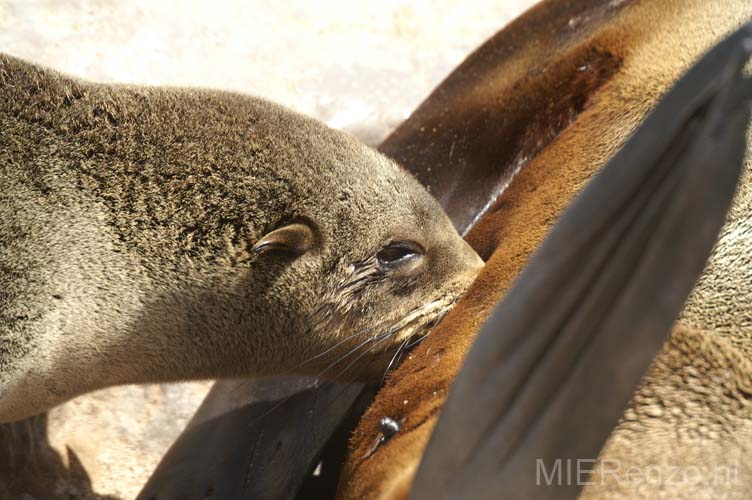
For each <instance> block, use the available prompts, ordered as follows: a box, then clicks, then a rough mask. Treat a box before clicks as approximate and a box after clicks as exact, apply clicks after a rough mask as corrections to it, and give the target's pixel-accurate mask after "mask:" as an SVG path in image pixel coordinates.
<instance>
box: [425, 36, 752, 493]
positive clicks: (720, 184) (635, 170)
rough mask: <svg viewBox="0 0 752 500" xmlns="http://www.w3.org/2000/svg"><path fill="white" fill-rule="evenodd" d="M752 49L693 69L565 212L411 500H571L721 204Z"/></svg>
mask: <svg viewBox="0 0 752 500" xmlns="http://www.w3.org/2000/svg"><path fill="white" fill-rule="evenodd" d="M750 40H752V25H747V26H745V27H744V28H742V29H741V30H740V31H738V32H737V33H736V34H734V35H732V36H731V37H729V38H728V39H726V40H725V41H724V42H722V43H720V44H719V45H718V46H716V47H715V48H714V49H713V50H712V51H710V52H709V53H708V54H707V55H706V56H705V57H704V58H703V59H701V60H700V61H699V62H698V63H697V64H696V65H695V66H694V67H693V68H692V69H691V70H690V71H689V72H688V73H687V74H686V75H685V77H684V78H682V79H681V80H680V81H679V82H678V83H677V84H676V85H675V87H674V88H673V89H672V90H671V91H670V92H669V93H668V94H667V95H666V96H665V97H664V98H663V100H662V101H661V103H660V104H659V105H658V106H657V108H656V109H655V111H654V112H653V113H651V115H650V116H649V117H648V118H647V119H646V121H645V123H644V124H643V126H642V127H641V128H640V129H638V131H637V132H636V133H635V135H634V136H633V137H632V139H631V140H630V141H629V142H628V143H627V144H626V145H625V146H624V148H623V149H622V150H621V151H620V152H619V153H618V154H617V155H616V156H615V157H614V158H613V160H612V161H611V162H609V164H608V165H607V166H606V167H605V168H604V170H603V171H602V172H601V173H600V174H599V175H598V176H597V177H596V178H595V179H594V180H593V181H592V182H591V183H590V185H589V186H588V187H587V188H586V189H585V190H584V192H583V193H582V194H581V196H579V197H578V199H577V200H575V202H574V203H573V204H572V206H570V208H569V209H568V210H567V211H566V213H565V214H564V216H563V217H562V219H561V221H560V222H559V223H558V224H557V225H556V227H555V228H554V230H553V231H552V232H551V234H550V235H549V237H548V238H547V240H546V241H545V243H544V244H543V245H542V246H541V248H540V249H539V251H538V252H537V253H536V255H535V257H534V258H533V260H532V261H531V262H530V264H529V265H528V267H527V269H526V270H525V272H524V273H523V274H522V276H521V277H520V278H519V279H518V281H517V284H516V285H515V287H514V288H513V289H512V290H511V291H510V292H509V293H508V294H507V296H506V298H505V300H504V301H503V302H502V304H501V305H500V306H498V307H497V309H496V310H495V311H494V313H493V314H492V316H491V317H490V318H489V320H488V321H487V322H486V324H485V326H484V327H483V329H482V330H481V333H480V335H479V337H478V339H477V341H476V342H475V345H474V346H473V348H472V349H471V351H470V353H469V355H468V357H467V358H466V360H465V363H464V365H463V369H462V372H461V373H460V375H459V377H458V378H457V380H456V382H455V384H454V388H453V390H452V392H451V393H450V396H449V399H448V401H447V403H446V405H445V406H444V409H443V411H442V414H441V416H440V418H439V422H438V424H437V426H436V428H435V430H434V433H433V435H432V437H431V440H430V442H429V445H428V447H427V449H426V453H425V455H424V458H423V461H422V463H421V465H420V467H419V470H418V474H417V476H416V479H415V482H414V486H413V490H412V496H411V498H414V499H422V498H475V499H484V498H494V499H498V498H525V499H527V500H530V499H543V498H557V499H562V498H575V497H576V496H577V494H578V492H579V489H580V486H581V485H582V483H581V482H580V481H586V480H587V477H586V476H578V475H575V474H568V475H567V476H562V475H561V474H562V472H564V473H565V474H566V473H567V472H570V471H571V470H572V469H569V468H568V465H567V464H568V462H567V459H572V461H571V462H569V463H570V464H572V467H576V465H577V462H576V460H577V459H584V460H586V462H585V469H587V465H588V464H592V463H593V462H594V459H595V457H596V455H597V453H598V451H599V450H600V449H601V447H602V445H603V443H604V442H605V440H606V438H607V437H608V435H609V433H610V432H611V430H612V429H613V427H614V425H615V424H616V421H617V420H618V418H619V416H620V415H621V412H622V411H623V409H624V405H625V404H626V402H627V401H628V399H629V397H630V396H631V395H632V392H633V390H634V388H635V387H636V386H637V384H638V382H639V380H640V378H641V376H642V375H643V374H644V373H645V371H646V369H647V367H648V365H649V364H650V362H651V360H652V359H653V357H654V356H655V354H656V353H657V352H658V350H659V349H660V346H661V344H662V343H663V341H664V339H665V335H666V333H667V332H668V330H669V328H670V326H671V324H672V322H673V321H674V319H675V317H676V315H677V314H678V312H679V310H680V308H681V306H682V305H683V303H684V300H685V299H686V297H687V295H688V294H689V292H690V290H691V288H692V286H693V285H694V282H695V280H696V279H697V277H698V276H699V274H700V272H701V271H702V268H703V265H704V262H705V260H706V259H707V257H708V254H709V252H710V250H711V248H712V246H713V244H714V241H715V239H716V237H717V235H718V232H719V230H720V228H721V226H722V224H723V221H724V217H725V214H726V211H727V210H728V207H729V205H730V203H731V199H732V196H733V194H734V189H735V186H736V182H737V180H738V178H739V175H740V170H741V166H742V160H743V155H744V150H745V132H746V129H747V124H748V123H749V102H748V101H749V99H750V94H752V90H751V89H750V87H751V86H752V82H750V81H749V80H748V79H744V78H743V77H742V76H741V68H742V67H743V65H744V63H745V61H746V60H747V58H748V54H749V52H750V50H752V44H751V43H750ZM468 409H472V410H468ZM557 460H560V461H558V462H557ZM557 464H558V467H559V469H558V471H559V475H558V476H557V475H556V473H555V471H556V469H555V467H556V466H557ZM580 470H582V469H580ZM574 471H575V472H577V470H576V469H574ZM536 475H537V477H536ZM557 479H561V481H557ZM551 480H553V485H551V486H547V483H548V484H551V483H550V482H551Z"/></svg>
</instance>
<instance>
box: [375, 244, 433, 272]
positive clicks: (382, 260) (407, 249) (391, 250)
mask: <svg viewBox="0 0 752 500" xmlns="http://www.w3.org/2000/svg"><path fill="white" fill-rule="evenodd" d="M423 252H424V251H423V248H422V247H421V246H420V245H418V244H417V243H413V242H405V241H401V242H396V243H389V244H388V245H387V246H385V247H384V248H382V249H381V250H379V253H377V254H376V258H377V259H378V261H379V266H381V268H382V269H385V270H391V269H394V268H396V267H399V266H402V265H403V264H407V263H408V262H412V261H413V260H415V259H416V258H418V257H420V256H422V255H423Z"/></svg>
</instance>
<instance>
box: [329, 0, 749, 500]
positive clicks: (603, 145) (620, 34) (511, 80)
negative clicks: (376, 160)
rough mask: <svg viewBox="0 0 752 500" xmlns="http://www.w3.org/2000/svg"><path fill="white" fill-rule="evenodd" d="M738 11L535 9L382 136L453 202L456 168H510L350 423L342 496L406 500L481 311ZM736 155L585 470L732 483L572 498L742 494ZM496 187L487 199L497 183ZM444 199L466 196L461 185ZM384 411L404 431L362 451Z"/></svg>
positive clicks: (744, 270) (597, 491) (745, 436)
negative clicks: (652, 348)
mask: <svg viewBox="0 0 752 500" xmlns="http://www.w3.org/2000/svg"><path fill="white" fill-rule="evenodd" d="M750 17H752V4H750V3H749V2H746V1H743V0H735V1H732V2H723V3H722V4H721V3H710V2H703V1H701V0H691V1H680V0H670V1H665V2H638V1H629V0H622V1H598V2H590V1H563V0H562V1H557V0H552V1H546V2H543V3H542V4H540V5H538V6H536V7H535V8H533V9H531V10H530V11H528V12H527V13H526V14H524V15H523V16H522V17H520V18H519V19H518V20H516V21H514V22H513V23H512V24H510V26H509V27H507V28H506V29H504V30H502V31H501V32H500V33H498V34H497V35H496V36H495V37H493V38H492V39H491V40H490V41H489V42H487V43H486V44H485V45H484V46H483V47H482V48H481V49H479V50H478V51H476V52H475V53H474V54H473V55H471V56H470V57H469V58H468V59H467V60H466V61H465V63H463V64H462V65H461V66H460V67H459V68H458V70H457V71H456V72H455V73H453V74H452V75H450V77H449V78H448V79H447V80H446V81H445V82H444V83H443V84H442V85H441V86H440V87H439V88H438V89H437V90H436V91H435V92H434V93H433V94H432V95H431V96H430V97H429V99H428V100H427V101H426V102H424V103H423V104H422V105H421V107H420V108H419V109H418V110H417V111H416V113H415V114H414V115H413V116H412V117H411V118H410V119H409V120H408V121H407V122H406V123H405V124H404V125H403V126H402V127H401V128H400V129H398V130H397V131H396V132H395V134H394V135H393V136H392V137H390V138H389V139H388V140H387V142H386V143H385V145H384V147H383V150H384V151H385V152H387V153H388V154H389V153H390V148H391V145H392V144H397V145H404V144H411V147H410V148H408V149H407V153H402V154H395V155H394V156H395V157H396V158H398V159H399V160H400V161H402V162H403V163H404V164H406V165H410V166H411V167H413V168H415V169H416V170H418V171H419V170H420V169H421V168H422V165H431V166H432V170H434V171H440V172H448V173H449V174H447V175H446V176H445V177H440V178H439V181H437V183H440V182H444V183H445V184H444V188H443V189H445V190H446V189H447V188H446V186H449V188H448V191H449V192H451V191H452V189H453V188H452V186H454V184H453V183H452V180H453V179H452V175H456V174H454V173H453V172H456V171H457V170H460V169H464V168H468V169H474V171H475V172H476V175H479V176H486V177H485V178H487V179H493V178H501V179H504V175H499V174H498V171H499V170H504V169H507V175H506V178H507V180H508V179H509V178H511V177H512V176H513V174H514V172H513V171H515V170H520V169H521V170H520V172H519V174H517V175H516V177H515V178H514V181H513V182H512V183H511V184H510V185H509V187H508V188H507V189H506V190H505V191H504V192H503V194H502V195H501V196H500V197H499V199H498V200H497V201H496V202H495V203H494V204H492V206H491V207H490V210H488V212H487V213H486V215H485V217H483V218H482V219H481V220H480V221H479V222H478V223H477V225H475V227H474V228H473V229H472V230H471V231H470V233H469V234H468V236H467V240H468V241H469V242H470V243H471V244H472V245H473V247H474V248H475V249H476V250H477V251H478V252H479V253H480V254H481V255H482V256H484V258H488V262H487V265H486V267H485V269H484V270H483V271H482V272H481V274H480V275H479V277H478V279H477V280H476V281H475V283H474V284H473V286H472V287H471V288H470V290H468V292H467V294H466V295H465V296H464V297H463V299H462V300H461V301H460V302H459V303H458V304H457V306H456V307H455V308H454V309H453V310H452V312H451V313H450V314H449V315H448V316H447V317H446V318H445V320H444V321H443V322H442V324H441V325H440V326H439V328H438V329H437V330H435V331H434V332H433V333H432V334H431V336H430V337H429V338H428V339H427V340H426V341H425V342H424V343H422V344H421V345H420V346H418V347H417V348H416V349H415V350H414V351H413V352H412V354H411V356H410V357H409V359H407V360H406V361H405V362H404V363H403V364H402V365H401V366H400V367H399V368H398V370H397V371H396V372H395V373H394V374H393V376H392V377H391V378H390V379H389V381H388V383H387V386H386V387H385V388H384V389H383V390H382V391H381V392H380V393H379V394H378V396H377V398H376V400H375V402H374V404H373V405H372V406H371V407H370V408H369V410H368V411H367V413H366V415H365V416H364V418H363V420H362V421H361V423H360V425H359V426H358V428H357V429H356V431H355V433H354V436H353V438H352V442H351V447H350V452H349V457H348V459H347V461H346V464H345V469H344V472H343V476H342V479H341V482H340V491H339V498H342V499H356V498H357V499H397V498H399V499H402V498H407V495H408V494H409V490H410V483H411V481H412V477H413V474H414V473H415V470H416V468H417V465H418V463H419V462H420V459H421V454H422V452H423V449H424V447H425V445H426V443H427V440H428V438H429V436H430V433H431V430H432V429H433V426H434V424H435V422H436V418H437V414H438V412H439V411H440V410H441V406H442V404H443V401H444V399H445V397H446V394H447V391H448V389H449V387H450V385H451V383H452V380H453V379H454V376H455V375H456V373H457V372H458V370H459V368H460V366H461V363H462V360H463V357H464V355H465V353H466V352H467V349H468V348H469V345H470V344H471V342H472V340H473V338H474V336H475V334H476V333H477V332H478V330H479V328H480V326H481V325H482V323H483V319H484V318H485V317H486V316H487V314H488V313H489V312H490V308H491V307H493V306H494V305H495V304H496V302H497V301H498V300H499V299H500V298H501V296H502V295H503V293H504V291H505V290H506V289H507V288H508V287H509V286H510V284H511V282H512V280H513V279H514V278H515V277H516V276H517V275H518V273H519V272H520V270H521V269H522V268H523V266H524V265H525V263H526V262H527V260H528V258H529V257H530V256H531V254H532V252H533V251H534V250H535V248H536V247H537V246H538V245H539V243H540V242H541V241H542V239H543V237H544V236H545V234H546V233H547V232H548V230H549V228H550V227H551V225H552V224H553V222H554V221H555V220H556V219H557V217H558V215H559V214H560V213H561V212H562V210H563V208H564V207H565V206H566V205H567V204H568V202H569V200H570V199H571V198H572V197H573V196H574V195H575V194H576V193H577V192H578V191H579V189H580V188H581V187H582V185H583V184H584V183H585V182H586V181H587V180H588V179H589V178H590V177H591V176H592V175H593V173H594V172H595V171H597V169H598V168H599V167H600V166H601V165H603V164H604V163H605V162H606V161H607V160H608V159H609V158H610V157H611V156H612V155H613V153H614V152H615V151H616V150H617V149H618V148H619V146H620V145H621V144H623V142H624V140H625V139H626V138H627V137H628V136H629V135H630V133H631V132H632V131H633V130H634V129H635V127H637V126H638V125H639V123H640V121H641V119H642V118H643V117H644V116H645V114H646V113H647V112H648V111H649V110H650V109H651V108H652V106H653V105H654V104H655V103H656V101H657V100H658V98H659V97H660V96H661V95H662V94H663V93H664V92H665V91H666V90H667V89H668V88H669V87H670V85H671V84H672V83H673V82H674V81H675V80H676V79H677V78H678V77H679V76H680V75H681V74H682V73H683V72H684V71H685V70H686V69H687V68H688V67H689V66H690V65H691V64H692V62H693V61H695V60H696V59H698V58H699V57H700V56H701V55H702V54H703V53H704V51H706V50H707V49H708V48H710V47H711V46H712V45H713V44H714V43H715V42H717V41H718V40H719V39H721V38H722V37H723V36H724V35H726V34H728V33H730V32H731V31H733V30H734V29H736V28H737V27H738V26H739V25H741V24H742V23H743V22H745V21H747V20H749V18H750ZM578 73H580V74H583V76H580V77H577V76H576V75H578ZM584 75H590V77H586V76H584ZM508 103H509V104H508ZM567 103H569V104H568V105H567ZM463 127H464V128H463ZM499 132H514V133H505V134H504V135H498V133H499ZM427 144H431V145H434V144H445V145H446V150H445V151H444V150H441V149H440V150H439V151H438V153H439V154H438V155H437V156H432V155H429V156H428V157H418V155H417V154H416V153H417V152H419V151H426V150H428V151H430V149H428V148H425V147H424V145H427ZM500 153H501V154H500ZM533 155H534V156H533ZM530 158H532V159H530ZM749 162H750V160H749V155H748V159H747V166H746V168H747V173H746V174H745V177H744V179H743V180H742V186H741V188H740V190H739V192H738V194H737V197H736V200H735V204H734V207H733V208H732V211H731V213H730V215H729V217H728V223H727V225H726V227H725V228H724V230H723V232H722V235H721V238H720V241H719V244H718V245H717V249H716V251H715V253H714V255H713V257H712V258H711V261H710V263H709V265H708V267H707V270H706V272H705V274H704V276H703V278H702V279H701V281H700V282H699V284H698V287H697V289H696V291H695V292H694V294H693V296H692V297H691V298H690V300H689V302H688V304H687V306H686V309H685V311H684V313H683V322H682V323H680V324H679V325H678V326H677V328H676V330H675V331H674V333H673V334H672V336H671V338H670V339H669V342H668V343H667V344H666V347H665V348H664V351H663V352H662V353H661V355H660V356H659V357H658V358H657V359H656V361H655V364H654V366H653V367H652V368H651V370H650V372H649V373H648V374H647V375H646V377H645V379H644V381H643V382H642V385H641V387H640V388H639V389H638V391H637V393H636V394H635V397H634V399H633V401H632V402H631V403H630V408H629V409H628V410H627V411H626V412H625V414H624V418H623V420H622V422H621V423H620V425H619V427H618V428H617V429H616V431H615V432H614V434H613V436H612V438H611V440H610V442H609V443H608V444H607V446H606V447H605V449H604V450H603V452H602V455H601V458H600V460H601V462H599V463H598V464H595V465H594V466H593V467H594V468H596V469H597V468H598V466H599V465H600V464H603V463H612V462H607V461H608V460H619V465H620V467H621V471H622V472H624V471H625V470H626V469H628V468H629V467H630V466H632V465H636V466H639V467H643V468H644V467H645V466H646V465H650V464H663V465H667V464H668V465H674V466H683V467H685V470H686V469H687V468H691V467H695V466H697V467H700V466H708V465H716V464H720V465H728V466H729V467H731V468H732V471H733V470H736V471H737V475H736V476H734V478H732V479H735V482H734V481H728V482H726V483H725V484H722V485H719V484H718V483H713V482H711V481H706V482H705V483H704V484H700V485H699V486H698V483H693V484H692V485H690V487H687V485H686V483H685V484H684V485H682V484H678V485H674V486H670V487H667V486H665V485H658V486H655V485H653V489H650V485H645V484H643V485H641V486H640V487H639V488H637V487H635V485H634V484H626V483H625V482H624V481H621V482H620V481H618V479H619V477H616V479H615V476H614V475H608V474H604V475H601V476H595V477H594V479H593V481H594V482H595V484H593V485H590V486H588V487H587V488H586V489H585V491H584V492H583V497H585V498H645V497H650V498H656V497H658V498H711V497H713V494H714V493H713V492H715V495H717V494H718V493H719V492H721V491H722V492H723V493H724V494H727V498H746V495H747V494H748V492H749V491H750V489H752V484H750V483H749V477H750V474H749V471H748V467H749V466H748V464H749V458H750V455H749V452H748V451H747V448H746V445H745V443H746V442H747V441H748V440H749V439H750V438H751V437H752V428H751V426H750V424H749V422H751V421H752V405H750V404H749V395H750V392H749V389H750V387H749V381H750V368H752V367H750V366H749V354H748V352H749V348H750V345H752V344H750V343H749V338H750V336H751V335H752V323H750V321H749V312H748V311H749V309H750V304H752V296H750V295H749V294H750V291H752V288H751V287H752V284H751V283H752V280H750V279H749V277H750V273H751V272H752V265H751V264H750V262H749V255H751V254H752V249H750V247H749V241H750V231H751V230H750V223H749V214H750V210H751V209H752V207H750V203H752V196H750V185H751V184H750V173H749ZM468 165H469V166H468ZM494 171H496V173H495V174H494V173H493V172H494ZM442 179H443V180H442ZM488 184H490V183H488V182H487V183H486V185H488ZM492 188H493V189H488V190H487V191H486V192H485V193H484V194H485V196H486V198H488V197H491V198H493V196H494V195H495V193H494V189H498V190H501V189H503V188H504V183H503V182H502V183H499V184H497V185H494V186H492ZM452 194H453V195H454V196H459V197H460V198H462V197H463V196H466V197H467V199H470V200H471V201H472V199H471V196H470V195H469V194H467V193H463V192H459V193H458V192H453V193H452ZM478 207H480V208H481V209H482V208H483V207H482V205H476V206H475V207H474V208H475V209H477V208H478ZM449 212H450V215H451V216H453V217H454V220H455V223H457V224H459V225H460V227H462V225H463V224H469V223H470V222H471V219H470V218H468V216H467V214H463V212H462V210H459V211H453V210H452V208H451V204H450V205H449ZM457 213H459V215H457ZM542 313H543V312H542ZM468 411H472V408H468ZM384 416H389V417H390V418H392V419H394V420H396V421H401V422H403V423H402V428H401V430H400V432H399V433H397V434H396V435H395V436H394V437H392V438H391V439H390V440H389V441H388V442H386V443H385V444H384V445H382V446H381V447H375V446H374V443H375V442H377V441H378V439H379V437H380V435H381V434H380V430H379V425H378V422H379V419H380V418H382V417H384ZM584 458H593V457H584ZM735 465H736V466H737V469H733V466H735ZM691 470H694V469H691ZM705 479H707V477H705ZM721 479H723V478H721ZM601 480H602V481H601Z"/></svg>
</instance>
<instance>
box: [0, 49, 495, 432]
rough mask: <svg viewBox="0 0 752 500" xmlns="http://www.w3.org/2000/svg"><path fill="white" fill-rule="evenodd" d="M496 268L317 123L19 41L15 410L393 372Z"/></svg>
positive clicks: (9, 252) (371, 161)
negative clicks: (87, 65)
mask: <svg viewBox="0 0 752 500" xmlns="http://www.w3.org/2000/svg"><path fill="white" fill-rule="evenodd" d="M481 265H482V261H481V260H480V258H479V257H478V256H477V255H476V254H475V252H474V251H473V250H472V249H471V248H470V247H469V246H468V245H467V244H466V243H465V242H464V241H463V240H462V239H461V238H460V236H459V235H458V234H457V232H456V231H455V229H454V227H453V226H452V224H451V222H450V221H449V219H448V218H447V217H446V215H445V214H444V212H443V211H442V210H441V208H440V206H439V205H438V203H437V202H436V201H435V200H434V199H433V198H432V197H431V195H430V194H429V193H428V192H427V191H426V190H425V189H424V188H423V187H422V186H421V185H420V184H419V183H418V182H417V181H416V180H415V179H413V178H412V177H411V176H410V175H409V174H408V173H406V172H405V171H404V170H402V169H401V168H400V167H398V166H397V165H396V164H395V163H394V162H393V161H391V160H389V159H388V158H386V157H384V156H382V155H380V154H378V153H377V152H375V151H374V150H372V149H370V148H368V147H366V146H365V145H363V144H361V143H360V142H358V141H357V140H355V139H354V138H352V137H350V136H348V135H346V134H344V133H341V132H337V131H334V130H332V129H329V128H328V127H326V126H325V125H323V124H321V123H319V122H317V121H314V120H312V119H309V118H306V117H304V116H301V115H299V114H296V113H293V112H291V111H289V110H287V109H284V108H282V107H280V106H277V105H274V104H271V103H269V102H266V101H263V100H260V99H255V98H252V97H248V96H244V95H239V94H234V93H227V92H218V91H210V90H197V89H176V88H167V89H164V88H162V89H160V88H151V87H135V86H122V85H102V84H93V83H88V82H82V81H79V80H76V79H73V78H69V77H66V76H63V75H60V74H58V73H56V72H53V71H49V70H46V69H42V68H39V67H36V66H34V65H31V64H28V63H25V62H23V61H20V60H18V59H14V58H12V57H8V56H0V421H1V420H13V419H18V418H23V417H26V416H28V415H31V414H34V413H38V412H41V411H44V410H45V409H47V408H49V407H50V406H52V405H54V404H57V403H60V402H62V401H65V400H66V399H69V398H71V397H73V396H75V395H77V394H80V393H82V392H85V391H89V390H93V389H97V388H101V387H105V386H109V385H114V384H122V383H141V382H158V381H170V380H186V379H197V378H217V377H238V376H254V375H273V374H288V373H303V374H313V375H321V376H329V377H341V378H349V379H362V378H369V377H374V376H380V375H381V374H382V373H383V371H384V370H385V369H386V366H387V365H388V364H389V360H390V359H391V357H392V356H393V353H394V351H395V350H396V348H397V347H398V346H400V345H403V344H404V345H406V344H405V342H406V340H407V339H408V338H410V337H412V336H413V335H415V334H418V333H421V332H423V331H425V330H426V328H427V326H428V325H430V324H432V323H433V322H435V321H436V320H437V319H438V318H439V317H441V315H442V314H443V312H445V311H446V309H447V308H448V307H449V306H450V305H451V303H452V302H453V301H454V300H456V298H457V297H458V295H459V294H460V293H461V292H462V291H463V290H464V289H465V288H466V287H467V286H468V284H469V283H470V281H471V280H472V279H473V277H474V276H475V274H476V273H477V271H478V269H479V268H480V266H481Z"/></svg>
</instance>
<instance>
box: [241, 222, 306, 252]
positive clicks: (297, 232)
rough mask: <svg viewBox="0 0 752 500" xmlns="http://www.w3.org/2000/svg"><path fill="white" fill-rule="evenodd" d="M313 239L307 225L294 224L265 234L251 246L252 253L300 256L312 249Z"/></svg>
mask: <svg viewBox="0 0 752 500" xmlns="http://www.w3.org/2000/svg"><path fill="white" fill-rule="evenodd" d="M315 239H316V238H315V235H314V234H313V229H311V227H310V226H309V225H308V224H305V223H302V222H294V223H292V224H288V225H286V226H282V227H280V228H277V229H275V230H274V231H272V232H270V233H268V234H266V235H265V236H264V237H263V238H261V239H260V240H258V241H257V242H256V244H255V245H253V251H254V252H256V253H266V252H285V253H291V254H295V255H301V254H304V253H306V252H307V251H308V250H310V249H311V248H313V245H314V242H315Z"/></svg>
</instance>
